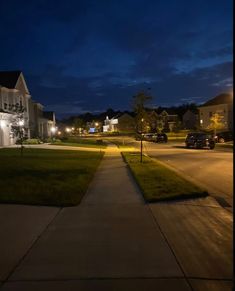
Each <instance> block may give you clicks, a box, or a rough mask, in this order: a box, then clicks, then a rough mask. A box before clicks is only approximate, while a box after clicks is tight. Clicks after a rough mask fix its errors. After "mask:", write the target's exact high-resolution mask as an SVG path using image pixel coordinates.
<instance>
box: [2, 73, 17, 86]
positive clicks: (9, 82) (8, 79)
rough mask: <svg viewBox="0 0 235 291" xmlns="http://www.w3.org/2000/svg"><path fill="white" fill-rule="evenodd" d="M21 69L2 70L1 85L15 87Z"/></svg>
mask: <svg viewBox="0 0 235 291" xmlns="http://www.w3.org/2000/svg"><path fill="white" fill-rule="evenodd" d="M20 74H21V71H0V86H2V87H6V88H8V89H14V88H15V86H16V83H17V81H18V79H19V76H20Z"/></svg>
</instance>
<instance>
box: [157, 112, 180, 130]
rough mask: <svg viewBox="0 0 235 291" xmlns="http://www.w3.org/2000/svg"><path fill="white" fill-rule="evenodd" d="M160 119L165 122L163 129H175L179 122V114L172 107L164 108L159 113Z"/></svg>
mask: <svg viewBox="0 0 235 291" xmlns="http://www.w3.org/2000/svg"><path fill="white" fill-rule="evenodd" d="M157 113H158V111H157ZM158 120H159V121H161V122H163V131H173V130H174V129H175V128H176V127H177V125H178V123H179V116H178V115H177V114H175V112H173V111H172V110H170V109H164V110H163V111H162V112H159V113H158Z"/></svg>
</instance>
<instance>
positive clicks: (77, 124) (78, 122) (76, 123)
mask: <svg viewBox="0 0 235 291" xmlns="http://www.w3.org/2000/svg"><path fill="white" fill-rule="evenodd" d="M73 127H74V128H75V132H76V133H78V134H80V133H81V130H82V129H83V128H84V127H85V122H84V120H83V119H81V118H79V117H75V118H74V120H73Z"/></svg>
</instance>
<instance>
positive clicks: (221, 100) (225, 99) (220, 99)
mask: <svg viewBox="0 0 235 291" xmlns="http://www.w3.org/2000/svg"><path fill="white" fill-rule="evenodd" d="M232 102H233V98H232V94H230V93H222V94H219V95H217V96H215V97H214V98H212V99H210V100H209V101H207V102H206V103H204V104H203V105H201V106H200V107H204V106H211V105H219V104H230V103H232Z"/></svg>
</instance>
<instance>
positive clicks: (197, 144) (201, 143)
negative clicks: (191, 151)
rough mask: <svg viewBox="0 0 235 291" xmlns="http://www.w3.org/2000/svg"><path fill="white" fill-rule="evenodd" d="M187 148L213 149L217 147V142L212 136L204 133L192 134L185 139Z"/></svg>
mask: <svg viewBox="0 0 235 291" xmlns="http://www.w3.org/2000/svg"><path fill="white" fill-rule="evenodd" d="M185 145H186V147H187V148H189V147H193V148H196V149H199V148H203V147H207V148H209V149H213V148H214V147H215V140H214V138H213V135H212V134H208V133H204V132H191V133H189V134H187V136H186V139H185Z"/></svg>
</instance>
